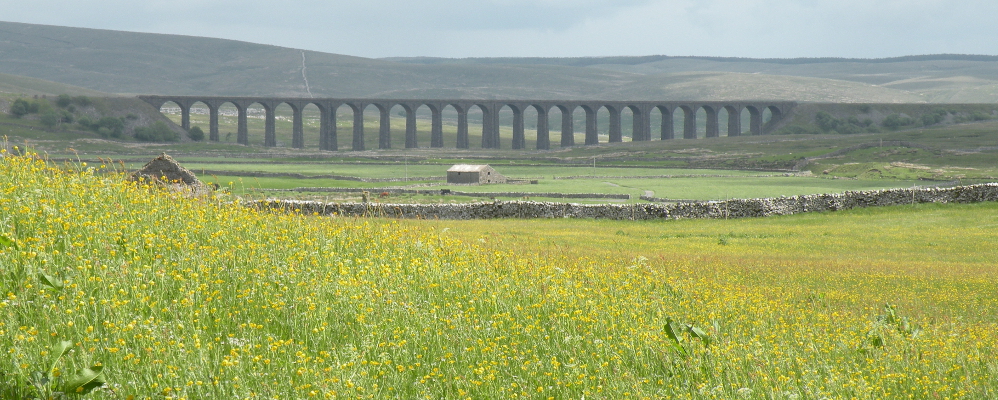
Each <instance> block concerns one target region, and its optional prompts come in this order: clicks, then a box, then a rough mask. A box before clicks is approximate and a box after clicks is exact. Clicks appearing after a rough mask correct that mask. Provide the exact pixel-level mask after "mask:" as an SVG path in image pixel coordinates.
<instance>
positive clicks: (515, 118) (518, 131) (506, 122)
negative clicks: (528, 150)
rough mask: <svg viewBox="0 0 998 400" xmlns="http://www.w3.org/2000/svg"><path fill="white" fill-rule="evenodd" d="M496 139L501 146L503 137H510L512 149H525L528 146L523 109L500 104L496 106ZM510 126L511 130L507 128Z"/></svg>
mask: <svg viewBox="0 0 998 400" xmlns="http://www.w3.org/2000/svg"><path fill="white" fill-rule="evenodd" d="M496 122H497V123H496V129H498V131H497V133H496V137H497V138H498V140H499V144H500V146H501V145H502V143H503V137H504V136H507V137H509V139H510V141H509V143H510V147H509V148H511V149H523V148H525V147H526V145H527V140H526V139H527V138H526V136H525V135H524V132H523V109H522V108H521V107H520V106H519V105H517V104H510V103H499V104H497V105H496ZM506 126H509V128H505V127H506Z"/></svg>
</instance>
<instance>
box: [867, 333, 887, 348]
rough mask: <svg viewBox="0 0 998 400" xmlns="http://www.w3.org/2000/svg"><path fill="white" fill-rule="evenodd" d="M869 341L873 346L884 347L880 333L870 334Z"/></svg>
mask: <svg viewBox="0 0 998 400" xmlns="http://www.w3.org/2000/svg"><path fill="white" fill-rule="evenodd" d="M869 341H870V344H871V345H873V347H884V338H883V337H881V336H880V335H870V337H869Z"/></svg>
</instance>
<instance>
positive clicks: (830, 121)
mask: <svg viewBox="0 0 998 400" xmlns="http://www.w3.org/2000/svg"><path fill="white" fill-rule="evenodd" d="M814 123H816V124H818V127H819V128H821V130H823V131H825V132H828V131H831V130H833V129H835V128H837V127H838V126H839V125H841V124H842V121H840V120H838V119H836V118H835V117H833V116H832V114H829V113H827V112H824V111H819V112H818V114H817V115H815V116H814Z"/></svg>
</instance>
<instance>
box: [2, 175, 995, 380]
mask: <svg viewBox="0 0 998 400" xmlns="http://www.w3.org/2000/svg"><path fill="white" fill-rule="evenodd" d="M54 166H55V165H53V164H46V163H45V162H44V161H41V160H37V159H33V158H25V157H6V158H2V159H0V210H2V211H3V213H2V214H0V265H2V266H3V271H4V273H3V274H2V275H0V291H2V293H3V294H4V298H3V300H2V301H0V343H2V347H3V348H7V349H8V350H7V351H4V352H0V359H2V365H4V367H2V369H0V391H2V392H0V393H2V395H3V396H2V397H4V398H22V397H24V396H26V395H31V396H37V397H40V398H49V397H50V396H52V395H53V393H54V392H56V391H62V390H70V391H75V390H76V388H78V387H84V388H87V387H89V386H86V385H85V383H87V382H89V383H91V384H93V383H94V382H96V381H103V382H106V383H105V384H104V386H103V387H102V388H99V389H97V390H96V391H94V392H93V393H92V394H90V397H92V398H97V399H122V398H137V399H147V398H148V399H164V398H169V399H196V398H223V397H230V398H231V397H235V398H260V399H263V398H267V399H272V398H310V397H316V398H337V397H348V398H417V397H418V398H583V397H585V398H719V399H720V398H723V399H727V398H776V399H799V398H860V399H866V398H869V399H878V398H981V399H983V398H993V397H994V396H995V395H996V393H995V392H994V388H995V387H998V381H996V379H995V377H996V376H998V374H995V371H996V370H998V363H996V361H995V360H996V358H995V353H994V352H995V349H996V348H998V335H996V334H995V332H996V328H998V325H996V323H995V321H996V317H998V309H996V304H995V302H994V301H992V298H993V288H994V286H995V283H996V278H998V276H996V272H995V270H994V260H995V259H998V252H996V250H995V248H994V246H993V243H995V241H996V240H998V229H995V227H996V226H998V205H995V204H993V203H985V204H973V205H919V206H901V207H890V208H882V209H864V210H853V211H848V212H840V213H822V214H808V215H797V216H788V217H779V218H765V219H746V220H733V221H723V220H716V221H656V222H621V221H617V222H610V221H585V220H580V221H575V220H561V219H559V220H534V221H389V220H377V219H374V220H365V219H353V218H347V219H332V218H324V217H310V216H296V215H281V214H270V213H261V212H257V211H254V210H251V209H246V208H243V207H240V206H239V205H238V203H236V204H227V203H225V202H224V201H219V200H213V199H198V198H187V197H185V196H183V195H178V194H171V193H169V192H165V191H162V190H159V189H155V188H151V187H149V186H140V185H135V184H130V183H126V182H124V181H122V179H121V176H120V175H114V174H95V173H94V171H95V170H99V169H104V168H106V167H103V166H101V165H94V164H90V165H83V164H74V165H67V166H66V167H68V168H69V170H68V171H67V170H65V169H62V168H53V167H54ZM220 200H225V199H224V198H223V199H220ZM63 350H66V351H65V354H63V353H64V351H63ZM36 371H37V372H36ZM81 382H83V383H81ZM91 386H93V385H91ZM81 390H86V389H81Z"/></svg>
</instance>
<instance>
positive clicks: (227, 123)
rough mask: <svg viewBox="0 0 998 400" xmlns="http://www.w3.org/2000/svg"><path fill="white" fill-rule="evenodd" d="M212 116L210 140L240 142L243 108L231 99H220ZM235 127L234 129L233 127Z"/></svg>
mask: <svg viewBox="0 0 998 400" xmlns="http://www.w3.org/2000/svg"><path fill="white" fill-rule="evenodd" d="M214 108H215V111H214V114H213V115H212V116H210V120H209V124H208V125H209V126H208V130H209V131H208V140H211V141H213V142H228V143H233V142H236V143H238V142H239V120H240V115H241V114H243V112H244V111H243V109H242V108H240V107H239V105H238V104H236V103H235V102H234V101H231V100H218V101H217V102H216V103H215V104H214ZM233 128H234V129H233Z"/></svg>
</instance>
